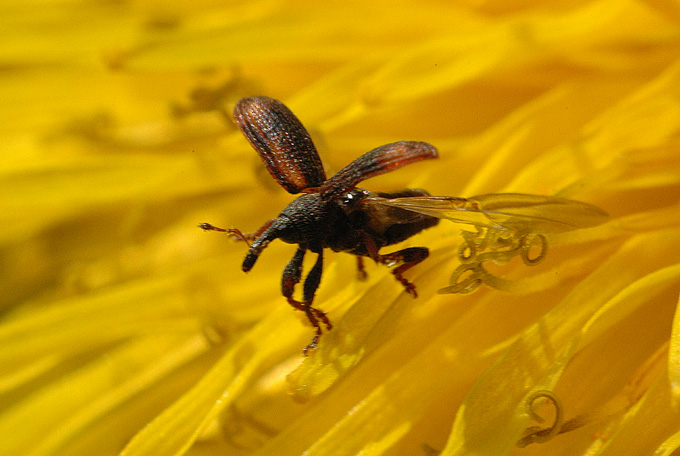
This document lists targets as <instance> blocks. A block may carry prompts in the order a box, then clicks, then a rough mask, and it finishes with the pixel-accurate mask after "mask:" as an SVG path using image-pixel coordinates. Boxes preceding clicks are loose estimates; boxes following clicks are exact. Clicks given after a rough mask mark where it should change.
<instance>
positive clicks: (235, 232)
mask: <svg viewBox="0 0 680 456" xmlns="http://www.w3.org/2000/svg"><path fill="white" fill-rule="evenodd" d="M274 220H275V219H271V220H269V221H267V222H266V223H265V224H264V225H262V226H261V227H260V228H259V229H258V230H257V231H255V232H252V233H243V232H242V231H241V230H239V229H237V228H219V227H217V226H214V225H211V224H210V223H201V224H199V225H198V227H199V228H201V229H203V230H205V231H219V232H220V233H227V234H228V235H229V237H231V238H234V239H236V240H237V241H243V242H245V243H246V244H248V245H250V242H252V241H253V240H255V239H257V238H258V236H260V235H261V234H262V233H264V232H265V231H266V230H267V228H269V227H270V226H272V223H274Z"/></svg>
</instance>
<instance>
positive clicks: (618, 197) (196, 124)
mask: <svg viewBox="0 0 680 456" xmlns="http://www.w3.org/2000/svg"><path fill="white" fill-rule="evenodd" d="M166 3H168V2H122V3H121V2H80V3H77V2H70V3H69V2H54V3H47V4H40V5H35V4H25V3H17V4H16V5H9V6H5V7H4V8H3V17H4V18H5V21H6V26H5V28H4V31H3V50H2V51H1V53H2V54H1V55H2V61H3V71H2V73H1V74H0V78H1V80H2V84H0V87H1V88H0V91H2V95H3V96H2V100H4V103H3V105H2V108H0V112H2V114H3V116H2V119H3V122H2V129H1V133H0V134H1V135H2V144H3V148H4V151H5V152H4V154H3V156H2V159H0V213H1V214H2V221H3V223H2V224H0V238H1V239H2V241H3V244H2V257H1V259H2V265H3V267H2V281H0V289H1V293H0V296H1V297H2V298H1V301H0V302H1V303H2V316H1V317H0V366H2V368H0V398H1V399H0V442H2V452H3V453H6V454H21V455H34V456H37V455H92V454H96V455H115V454H123V455H125V456H138V455H154V456H157V455H179V454H188V455H198V454H201V455H209V454H215V455H217V454H220V455H223V454H234V455H247V454H248V455H250V454H252V455H299V454H306V455H334V456H337V455H354V454H362V455H382V454H385V455H428V454H441V455H443V456H452V455H468V454H479V455H481V454H485V455H486V454H488V455H499V454H509V453H517V454H519V453H520V452H522V454H541V455H546V454H560V455H563V454H574V455H578V454H584V455H585V454H587V455H609V454H612V455H614V454H616V455H618V454H658V455H670V454H672V453H673V452H674V451H676V450H677V449H678V448H680V432H679V431H678V422H680V412H679V411H678V410H679V409H678V407H680V403H679V402H680V317H678V316H674V314H675V312H676V308H677V305H678V289H679V287H678V285H679V284H680V248H679V247H678V246H679V245H680V229H679V228H680V139H679V138H680V8H679V7H678V6H677V4H676V3H674V2H671V1H668V0H658V1H648V2H632V1H623V2H622V1H619V0H599V1H595V0H591V1H584V2H559V3H555V5H554V6H551V5H548V4H545V2H520V3H515V4H510V3H507V2H501V1H496V2H494V1H490V2H459V3H454V2H446V1H439V2H438V1H436V0H433V1H430V2H415V1H406V2H389V3H387V2H363V3H361V4H359V3H356V2H329V3H327V4H326V3H323V4H322V3H318V2H316V3H315V2H276V1H258V2H227V3H229V4H228V5H226V6H225V5H222V4H219V3H213V2H172V3H171V4H166ZM259 94H263V95H268V96H272V97H275V98H277V99H280V100H282V101H283V102H285V103H286V104H287V105H288V106H289V107H290V108H291V109H292V110H293V112H295V113H296V114H297V115H298V116H299V117H300V119H301V120H302V121H303V123H304V124H305V125H306V126H307V128H308V129H309V131H310V132H311V134H312V136H313V138H314V140H315V143H316V145H317V147H318V149H319V151H320V155H321V158H322V160H323V162H324V164H325V166H326V168H327V173H328V175H332V174H333V173H334V172H335V171H337V170H339V169H340V168H342V167H343V166H345V165H346V164H347V163H349V162H350V161H351V160H353V159H354V158H356V157H358V156H359V155H361V154H362V153H363V152H365V151H368V150H370V149H372V148H374V147H376V146H379V145H381V144H385V143H389V142H393V141H398V140H422V141H427V142H430V143H432V144H434V145H435V146H436V147H437V148H438V149H439V154H440V158H439V160H437V161H426V162H422V163H418V164H414V165H410V166H409V167H407V168H405V169H402V170H399V171H395V172H393V173H389V174H386V175H384V176H380V177H378V178H375V179H372V180H370V181H367V182H365V183H363V184H362V185H363V186H365V187H367V188H369V189H371V190H381V191H389V190H395V189H400V188H405V187H421V188H426V189H428V190H429V191H430V193H432V194H435V195H449V196H466V197H471V196H475V195H483V194H498V193H522V194H535V195H554V196H557V197H561V198H569V199H571V200H576V201H582V202H585V203H589V204H592V205H594V206H596V207H600V208H602V209H603V210H605V211H607V212H608V213H609V214H610V217H609V219H607V221H606V222H605V223H599V222H600V221H604V220H600V221H598V223H593V225H594V226H592V227H589V228H585V229H578V230H569V231H565V232H559V233H552V232H550V233H539V234H541V236H543V235H544V236H545V245H544V247H545V248H547V250H545V251H544V250H543V249H542V248H541V247H540V245H539V244H540V242H539V243H538V244H532V243H531V242H529V244H528V247H527V248H526V251H525V254H526V255H528V257H529V258H538V257H540V259H541V261H540V264H536V265H531V264H529V265H527V264H525V262H523V261H521V259H520V258H517V257H515V258H508V259H507V260H508V261H501V262H500V263H504V264H494V263H493V262H492V261H488V262H486V263H485V264H484V268H485V269H484V270H485V271H487V272H488V275H485V276H484V277H485V282H484V284H482V285H481V286H480V287H479V288H478V289H476V291H474V293H471V294H458V293H453V294H452V293H443V294H438V293H437V291H438V290H441V289H447V287H451V286H452V284H451V275H452V274H453V273H454V271H455V270H456V269H457V268H458V267H459V266H460V264H461V263H460V261H461V256H460V255H459V246H460V245H463V247H462V248H461V250H460V252H462V253H461V254H462V255H465V254H470V249H471V248H472V247H470V246H471V245H472V244H470V243H469V242H470V241H469V239H471V238H470V236H473V235H471V234H464V236H467V238H465V239H468V241H464V238H463V237H461V230H464V231H467V232H474V230H473V229H471V228H470V226H468V225H465V224H461V223H454V222H452V221H450V220H442V222H441V223H439V225H438V226H437V227H435V228H432V229H428V230H426V231H425V232H423V233H422V234H419V235H417V236H415V237H413V238H411V239H409V240H408V241H407V242H406V243H405V245H411V246H427V247H429V248H430V257H429V258H428V259H427V260H426V261H424V262H423V263H421V264H419V265H418V266H417V267H415V268H413V269H411V270H410V271H408V273H407V277H408V279H409V280H410V281H412V282H413V283H414V284H415V285H416V286H417V289H418V294H419V297H418V299H415V300H414V299H412V298H411V297H410V296H409V295H408V294H407V293H404V290H403V287H401V286H400V285H399V284H398V283H396V282H395V281H394V278H393V277H392V275H391V274H390V273H389V270H388V269H387V268H384V267H381V266H375V265H372V264H367V271H368V273H369V278H368V280H367V281H363V282H362V281H357V280H355V277H356V270H355V260H354V258H353V257H352V256H351V255H347V254H341V253H340V254H336V253H332V252H327V253H326V254H325V260H324V261H325V263H324V274H323V278H322V283H321V287H320V289H319V291H318V293H317V295H316V298H315V302H314V303H315V306H317V307H319V308H320V309H323V310H324V311H326V312H327V313H328V316H329V318H330V320H331V321H332V322H333V325H334V328H333V329H332V330H331V331H329V332H328V333H327V334H324V335H323V337H322V338H321V341H320V344H319V348H318V349H317V350H315V351H314V352H313V353H311V355H310V356H309V357H306V358H305V357H303V356H302V348H303V347H304V346H305V345H306V344H307V343H308V342H309V339H310V337H311V335H312V329H311V328H310V327H309V326H308V325H307V323H306V321H305V319H304V315H302V313H301V312H296V311H294V310H293V309H292V308H291V307H290V306H289V305H288V304H287V303H286V300H285V298H283V297H282V296H281V295H280V274H281V271H282V270H283V268H284V266H285V264H286V262H287V261H288V260H289V258H290V256H291V255H292V253H293V252H294V248H293V247H292V246H290V245H286V244H283V243H281V242H275V243H272V244H271V245H270V246H269V247H268V248H267V249H266V250H265V251H264V252H263V253H262V255H261V257H260V259H259V260H258V263H257V265H256V267H255V268H253V270H252V271H251V272H250V273H249V274H248V275H245V274H243V273H242V272H241V270H240V264H241V262H242V260H243V256H244V255H245V251H246V247H245V245H244V244H242V243H236V242H232V241H230V240H229V239H228V238H226V237H225V236H220V235H218V234H216V233H204V232H202V231H200V230H199V229H198V228H197V227H196V225H197V224H198V223H200V222H211V223H213V222H214V223H215V225H219V226H235V227H238V228H240V229H242V230H244V231H254V230H256V229H257V228H258V227H259V226H260V225H261V224H262V223H264V222H265V221H266V220H268V219H270V218H272V217H275V216H276V214H277V213H278V211H280V210H281V209H282V208H283V207H284V206H285V205H286V203H287V202H289V201H290V200H291V199H292V197H291V196H290V195H288V194H287V193H286V192H285V191H283V190H282V189H281V188H280V187H278V186H277V185H276V183H275V182H274V181H273V180H272V179H271V177H270V176H269V175H268V174H267V173H266V171H265V170H264V168H263V167H262V165H261V163H260V162H259V160H258V158H257V155H256V154H255V153H254V152H253V150H252V149H251V148H250V147H249V146H248V145H247V143H246V141H245V140H244V139H243V138H242V136H241V135H240V134H239V133H238V132H237V131H236V129H235V127H234V124H233V123H232V121H231V118H230V112H231V109H232V107H233V105H234V103H235V102H236V101H237V100H238V99H239V98H241V97H243V96H248V95H259ZM485 198H486V197H482V198H481V200H479V201H490V200H489V199H485ZM502 198H507V197H505V196H504V197H502ZM520 200H521V198H520ZM473 201H474V200H473ZM503 201H504V202H506V203H507V202H508V200H503ZM509 202H510V204H511V205H517V204H519V203H518V201H517V200H516V199H510V200H509ZM520 202H521V201H520ZM570 208H571V209H574V206H567V207H566V210H569V209H570ZM558 209H559V208H558ZM539 215H541V214H539ZM543 215H545V213H543ZM554 217H561V218H562V219H564V220H567V221H573V222H574V223H578V222H579V219H580V218H582V217H585V215H583V213H581V212H579V211H578V210H577V211H575V212H574V213H570V212H560V211H559V210H558V211H557V212H555V213H552V214H550V216H549V218H554ZM520 231H521V230H520ZM510 236H511V237H512V238H513V239H515V238H516V239H520V237H521V234H516V233H514V232H513V233H511V234H510ZM538 239H543V238H538ZM464 242H468V244H463V243H464ZM527 242H528V241H527ZM537 245H538V247H537ZM465 246H467V247H465ZM466 249H467V250H466ZM394 250H396V249H394ZM537 250H538V253H537ZM387 251H389V249H388V250H387ZM527 252H528V253H527ZM537 255H538V256H537ZM496 259H498V258H496ZM463 260H464V261H465V259H464V258H463ZM310 261H311V260H310ZM367 263H370V262H367ZM529 263H531V262H530V261H529ZM311 265H312V263H307V262H306V263H305V268H304V269H305V271H308V270H309V268H311ZM457 280H458V278H457V277H453V282H456V281H457ZM448 291H452V289H451V288H449V289H448ZM298 292H299V290H298ZM520 448H521V449H520Z"/></svg>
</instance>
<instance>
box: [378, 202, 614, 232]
mask: <svg viewBox="0 0 680 456" xmlns="http://www.w3.org/2000/svg"><path fill="white" fill-rule="evenodd" d="M378 202H379V203H380V204H385V205H388V206H392V207H398V208H401V209H406V210H409V211H413V212H418V213H420V214H425V215H429V216H431V217H437V218H441V219H448V220H452V221H454V222H457V223H465V224H470V225H475V226H482V227H488V228H494V229H502V230H510V231H519V232H531V233H561V232H566V231H573V230H578V229H582V228H590V227H593V226H597V225H600V224H602V223H604V222H606V221H607V220H608V218H609V215H608V214H607V213H606V212H605V211H603V210H602V209H600V208H599V207H597V206H593V205H592V204H588V203H583V202H581V201H574V200H570V199H566V198H560V197H556V196H543V195H530V194H524V193H490V194H487V195H480V196H474V197H471V198H461V197H453V196H423V197H406V198H394V199H384V198H380V200H379V201H378Z"/></svg>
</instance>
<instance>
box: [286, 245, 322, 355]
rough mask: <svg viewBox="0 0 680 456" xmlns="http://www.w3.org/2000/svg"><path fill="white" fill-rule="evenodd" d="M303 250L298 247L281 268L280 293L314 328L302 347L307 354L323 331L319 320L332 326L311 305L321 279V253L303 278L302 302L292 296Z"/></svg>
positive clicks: (300, 273) (299, 274) (298, 276)
mask: <svg viewBox="0 0 680 456" xmlns="http://www.w3.org/2000/svg"><path fill="white" fill-rule="evenodd" d="M305 252H306V249H305V248H303V247H298V249H297V251H296V252H295V255H294V256H293V258H291V260H290V261H289V262H288V264H287V265H286V268H285V269H284V270H283V276H282V278H281V293H282V294H283V296H284V297H285V298H286V299H287V300H288V303H289V304H290V305H291V306H293V307H294V308H295V309H297V310H301V311H303V312H304V313H305V315H306V316H307V319H308V320H309V322H310V323H311V325H312V326H313V327H314V328H315V334H314V337H313V338H312V342H311V343H310V344H309V345H308V346H307V347H305V349H304V353H305V354H307V351H308V350H311V349H314V348H316V345H317V343H318V342H319V338H320V337H321V334H322V333H323V331H322V329H321V323H319V320H320V321H321V322H323V323H324V324H325V325H326V327H327V328H328V329H331V328H332V327H333V326H332V325H331V322H330V321H329V320H328V317H327V316H326V314H325V313H324V312H322V311H320V310H319V309H316V308H314V307H312V301H313V300H314V293H315V292H316V289H317V288H318V287H319V283H320V281H321V272H322V269H323V257H322V255H321V254H319V257H318V258H317V260H316V264H314V267H313V268H312V270H311V271H310V272H309V274H308V275H307V278H306V279H305V284H304V292H303V297H304V302H300V301H297V300H295V299H294V298H293V292H294V291H295V285H297V284H298V283H299V282H300V278H301V277H302V260H303V259H304V257H305Z"/></svg>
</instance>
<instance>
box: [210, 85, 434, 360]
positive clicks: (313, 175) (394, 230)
mask: <svg viewBox="0 0 680 456" xmlns="http://www.w3.org/2000/svg"><path fill="white" fill-rule="evenodd" d="M234 120H235V121H236V124H237V125H238V127H239V129H240V130H241V132H242V133H243V135H244V136H245V137H246V139H247V140H248V141H249V142H250V144H251V145H252V146H253V148H254V149H255V151H256V152H257V153H258V155H259V156H260V158H261V159H262V161H263V162H264V164H265V166H266V167H267V170H268V171H269V173H270V174H271V175H272V177H273V178H274V179H275V180H276V182H278V183H279V185H281V186H282V187H283V188H284V189H285V190H286V191H287V192H289V193H291V194H297V193H305V194H304V195H302V196H300V197H298V198H297V199H295V200H294V201H292V202H291V203H290V204H289V205H288V206H286V207H285V208H284V209H283V211H281V213H280V214H279V215H278V216H277V217H276V218H275V219H273V220H270V221H268V222H267V223H265V224H264V225H263V226H262V227H261V228H260V229H259V230H258V231H256V232H254V233H251V234H243V233H242V232H241V231H239V230H237V229H234V228H230V229H224V228H218V227H215V226H213V225H210V224H209V223H202V224H201V225H199V226H200V227H201V228H203V229H204V230H213V231H221V232H225V233H228V234H229V235H230V236H233V237H236V238H238V239H241V240H244V241H252V244H251V245H250V249H249V250H248V254H247V255H246V257H245V260H244V261H243V266H242V269H243V271H244V272H248V271H250V270H251V269H252V267H253V266H254V265H255V262H256V261H257V258H258V256H259V255H260V253H261V252H262V250H264V249H265V248H266V247H267V245H269V243H270V242H271V241H273V240H274V239H281V240H282V241H284V242H287V243H289V244H298V249H297V251H296V252H295V255H294V256H293V258H292V259H291V260H290V261H289V262H288V264H287V265H286V267H285V269H284V270H283V277H282V280H281V291H282V293H283V296H284V297H286V299H287V300H288V302H289V303H290V304H291V305H292V306H293V307H294V308H295V309H298V310H301V311H303V312H305V314H306V316H307V318H308V319H309V322H310V323H311V324H312V326H313V327H314V328H315V335H314V337H313V339H312V341H311V343H310V344H309V345H308V346H307V347H306V348H305V353H307V351H308V350H309V349H313V348H315V347H316V344H317V343H318V341H319V337H320V336H321V334H322V332H323V331H322V326H321V325H322V323H323V324H324V325H325V326H326V328H327V329H331V323H330V321H329V320H328V318H327V317H326V315H325V314H324V312H322V311H321V310H319V309H317V308H315V307H313V306H312V302H313V301H314V294H315V293H316V290H317V288H318V287H319V283H320V280H321V272H322V269H323V249H325V248H330V249H332V250H334V251H336V252H347V253H351V254H353V255H357V257H358V265H359V270H360V274H364V272H363V267H362V262H361V258H362V257H370V258H372V259H373V260H374V261H375V262H376V263H381V264H385V265H387V266H397V267H396V268H394V269H393V270H392V273H393V274H394V276H395V277H396V279H397V280H398V281H399V282H400V283H401V284H402V285H403V286H404V288H405V289H406V291H407V292H408V293H409V294H411V295H412V296H413V297H416V296H417V293H416V289H415V286H414V285H413V284H412V283H410V282H409V281H408V280H406V278H404V276H403V273H404V272H405V271H406V270H408V269H409V268H411V267H413V266H415V265H416V264H418V263H420V262H421V261H423V260H424V259H425V258H427V256H428V254H429V251H428V249H427V248H426V247H410V248H406V249H402V250H399V251H396V252H393V253H389V254H384V255H383V254H380V253H378V251H379V250H380V249H381V248H382V247H385V246H388V245H392V244H396V243H398V242H401V241H403V240H405V239H407V238H409V237H411V236H413V235H414V234H416V233H419V232H420V231H422V230H423V229H425V228H429V227H431V226H434V225H436V224H437V222H438V218H437V217H432V216H430V215H426V214H419V213H416V212H413V211H410V210H406V209H401V208H398V207H391V206H388V205H385V204H381V201H384V200H389V199H394V198H411V197H427V196H429V194H428V193H427V192H426V191H425V190H420V189H404V190H401V191H397V192H393V193H374V192H369V191H367V190H363V189H360V188H357V187H356V185H357V184H358V183H359V182H361V181H363V180H365V179H368V178H369V177H373V176H377V175H379V174H383V173H387V172H389V171H393V170H395V169H398V168H400V167H402V166H404V165H408V164H409V163H414V162H417V161H420V160H426V159H432V158H437V157H438V155H437V150H436V149H435V148H434V146H432V145H430V144H428V143H425V142H416V141H400V142H395V143H391V144H386V145H384V146H380V147H378V148H376V149H373V150H371V151H370V152H367V153H365V154H364V155H362V156H361V157H359V158H357V159H356V160H354V161H353V162H352V163H350V164H349V165H347V166H346V167H345V168H343V169H342V170H340V171H339V172H338V173H337V174H335V175H334V176H333V177H331V178H330V179H326V174H325V173H324V169H323V166H322V164H321V159H320V158H319V154H318V153H317V151H316V148H315V147H314V143H313V142H312V139H311V137H310V136H309V133H308V132H307V130H306V129H305V127H304V126H303V125H302V123H301V122H300V121H299V120H298V118H297V117H295V115H294V114H293V113H292V112H291V111H290V109H288V108H287V107H286V106H285V105H284V104H283V103H281V102H279V101H277V100H274V99H272V98H268V97H251V98H244V99H242V100H240V101H239V102H238V103H237V104H236V107H235V108H234ZM308 250H309V251H311V252H314V253H316V254H317V259H316V263H315V264H314V266H313V267H312V269H311V271H310V272H309V273H308V274H307V277H306V278H305V281H304V285H303V292H302V301H298V300H296V299H295V298H293V291H294V289H295V285H296V284H298V283H299V282H300V280H301V278H302V261H303V259H304V256H305V253H306V252H307V251H308Z"/></svg>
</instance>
